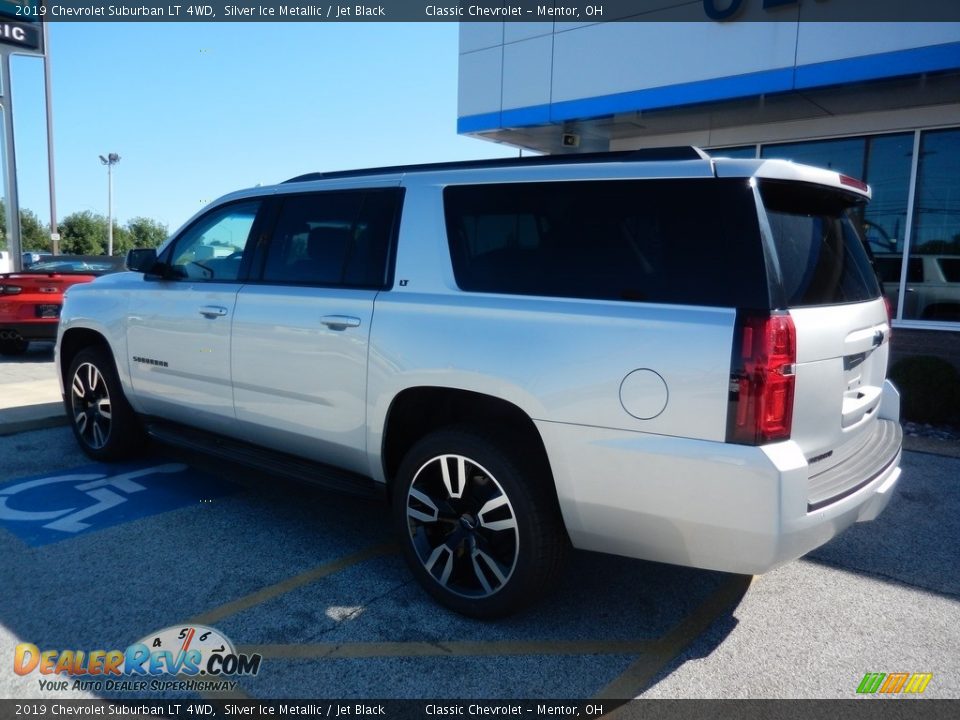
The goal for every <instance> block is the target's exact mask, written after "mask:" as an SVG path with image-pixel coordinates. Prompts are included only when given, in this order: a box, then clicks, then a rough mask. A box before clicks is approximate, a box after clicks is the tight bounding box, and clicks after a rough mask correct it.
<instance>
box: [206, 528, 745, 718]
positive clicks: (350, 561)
mask: <svg viewBox="0 0 960 720" xmlns="http://www.w3.org/2000/svg"><path fill="white" fill-rule="evenodd" d="M397 550H398V549H397V547H396V546H395V545H392V544H387V545H378V546H373V547H369V548H366V549H364V550H361V551H359V552H356V553H353V554H351V555H348V556H345V557H342V558H339V559H337V560H334V561H332V562H329V563H326V564H324V565H320V566H318V567H316V568H312V569H310V570H307V571H305V572H303V573H300V574H298V575H295V576H293V577H291V578H288V579H286V580H283V581H281V582H279V583H275V584H273V585H270V586H268V587H265V588H263V589H261V590H258V591H256V592H254V593H251V594H249V595H246V596H244V597H242V598H239V599H237V600H234V601H232V602H229V603H226V604H224V605H221V606H220V607H217V608H214V609H213V610H210V611H208V612H206V613H202V614H201V615H198V616H196V617H195V618H193V619H192V620H191V621H190V622H194V623H203V624H213V623H215V622H217V621H219V620H222V619H224V618H227V617H230V616H231V615H235V614H237V613H239V612H243V611H245V610H249V609H252V608H255V607H257V606H259V605H261V604H263V603H264V602H266V601H268V600H271V599H273V598H276V597H278V596H280V595H283V594H285V593H288V592H290V591H292V590H295V589H297V588H299V587H302V586H304V585H307V584H309V583H311V582H314V581H316V580H319V579H321V578H324V577H327V576H329V575H332V574H334V573H337V572H339V571H340V570H343V569H346V568H348V567H350V566H352V565H356V564H358V563H362V562H364V561H366V560H369V559H371V558H373V557H377V556H380V555H384V554H388V553H395V552H397ZM752 580H753V578H752V577H751V576H745V575H731V576H730V577H729V578H727V579H726V580H725V581H724V582H723V583H722V584H721V585H720V586H718V587H717V589H716V590H714V592H713V593H711V594H710V595H709V596H708V597H707V598H706V599H705V600H704V601H703V602H702V603H701V604H700V605H699V606H698V607H697V608H696V609H695V610H694V611H693V612H692V613H691V614H690V615H688V616H687V617H685V618H684V619H683V620H681V621H680V622H679V623H678V624H677V625H676V626H674V628H673V629H671V630H670V631H669V632H667V633H666V634H665V635H663V636H662V637H660V638H657V639H654V640H650V639H643V640H597V641H590V640H587V641H579V640H577V641H563V640H546V641H537V640H534V641H511V640H507V641H489V642H473V641H457V640H450V641H439V642H348V643H301V644H284V643H276V644H255V645H239V646H238V651H239V652H241V653H244V654H247V655H253V654H257V655H260V656H262V657H263V658H264V659H271V660H294V661H296V660H342V659H364V658H371V659H372V658H430V657H510V656H513V657H537V656H541V657H542V656H600V655H639V657H638V658H637V660H635V661H634V662H633V663H632V664H631V665H630V666H629V667H628V668H627V669H626V670H625V671H624V672H623V673H622V674H621V675H620V676H618V677H617V678H615V679H614V680H612V681H611V682H610V683H608V684H607V685H606V686H605V687H604V688H603V689H602V690H601V691H600V692H599V693H598V694H597V695H596V698H595V699H598V700H613V699H623V698H633V697H636V696H637V695H639V693H640V692H642V691H643V690H644V689H645V688H646V686H647V685H648V684H649V682H650V681H651V680H652V679H653V678H654V677H655V676H656V675H657V673H659V672H660V671H661V670H662V669H663V668H664V667H666V666H667V664H668V663H670V662H671V661H672V660H673V659H674V658H675V657H676V656H677V655H678V654H679V653H680V652H682V651H683V649H684V648H685V647H687V646H688V645H689V644H690V643H691V642H692V641H693V640H694V639H695V638H696V637H698V636H699V635H700V634H701V633H703V632H704V631H705V630H706V629H707V628H708V627H709V626H710V625H711V624H712V623H713V622H714V621H715V620H716V619H717V618H718V617H720V616H721V615H722V614H723V613H724V612H726V611H727V610H729V609H730V608H731V607H732V606H734V605H735V604H736V603H737V602H739V600H740V599H741V598H742V597H743V595H744V594H745V593H746V591H747V589H748V588H749V586H750V583H751V582H752ZM205 697H207V696H205ZM216 697H220V698H221V699H230V698H233V699H242V698H249V697H250V696H249V695H247V694H246V692H245V691H244V690H243V688H241V687H239V686H237V687H236V688H235V689H234V690H233V691H231V692H230V693H228V694H221V695H218V696H213V695H211V696H209V697H208V699H215V698H216Z"/></svg>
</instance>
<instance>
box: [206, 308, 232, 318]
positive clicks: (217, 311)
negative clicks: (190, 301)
mask: <svg viewBox="0 0 960 720" xmlns="http://www.w3.org/2000/svg"><path fill="white" fill-rule="evenodd" d="M200 314H201V315H203V316H204V317H205V318H218V317H223V316H224V315H226V314H227V309H226V308H225V307H223V306H222V305H203V306H202V307H201V308H200Z"/></svg>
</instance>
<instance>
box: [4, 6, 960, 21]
mask: <svg viewBox="0 0 960 720" xmlns="http://www.w3.org/2000/svg"><path fill="white" fill-rule="evenodd" d="M16 12H18V13H20V14H21V15H22V18H21V17H15V18H11V19H14V20H23V21H26V22H31V21H32V22H36V21H37V20H42V21H44V22H104V21H114V20H116V21H122V22H131V21H133V22H143V21H145V22H221V21H225V22H265V21H266V22H270V21H279V22H297V21H306V22H369V21H374V22H376V21H380V22H383V21H388V22H389V21H394V22H414V21H415V22H574V23H598V22H711V23H717V22H720V23H730V22H797V21H800V22H951V21H953V22H960V1H958V0H870V2H864V1H863V0H593V1H591V2H580V1H579V0H572V1H571V2H559V1H558V0H546V1H543V0H541V1H540V2H536V1H533V0H499V1H497V0H493V1H491V0H472V1H464V0H448V1H447V2H443V0H440V1H439V2H427V1H426V0H382V2H380V3H368V2H364V3H355V2H353V3H350V2H330V1H329V0H322V1H318V0H312V1H311V0H233V2H221V1H220V0H198V1H197V2H188V0H173V1H172V2H168V1H166V0H164V1H163V2H158V1H157V0H134V1H133V2H116V1H114V2H110V1H109V0H60V1H58V0H48V2H46V3H45V4H43V5H29V4H27V5H25V6H24V7H23V8H20V9H19V10H17V11H16Z"/></svg>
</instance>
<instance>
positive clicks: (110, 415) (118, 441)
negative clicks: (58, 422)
mask: <svg viewBox="0 0 960 720" xmlns="http://www.w3.org/2000/svg"><path fill="white" fill-rule="evenodd" d="M64 404H65V405H66V411H67V417H68V418H69V420H70V427H71V428H72V429H73V434H74V436H75V437H76V438H77V442H79V443H80V447H81V449H82V450H83V451H84V452H85V453H86V454H87V455H89V456H90V457H91V458H93V459H95V460H117V459H120V458H125V457H129V456H130V455H132V454H134V453H135V452H136V451H137V450H139V449H140V448H141V447H142V445H143V442H144V437H145V436H144V433H143V428H142V427H141V425H140V421H139V419H138V418H137V415H136V413H135V412H134V411H133V408H132V407H130V403H128V402H127V399H126V397H125V396H124V394H123V388H122V387H121V386H120V380H119V378H118V377H117V371H116V369H115V367H114V364H113V358H112V357H111V356H110V353H109V352H108V351H107V350H106V349H104V348H101V347H89V348H85V349H83V350H81V351H80V352H79V353H77V355H76V357H75V358H74V359H73V362H72V363H71V364H70V372H69V375H68V376H67V383H66V394H65V397H64Z"/></svg>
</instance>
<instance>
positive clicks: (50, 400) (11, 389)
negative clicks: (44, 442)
mask: <svg viewBox="0 0 960 720" xmlns="http://www.w3.org/2000/svg"><path fill="white" fill-rule="evenodd" d="M66 422H67V418H66V416H65V415H64V412H63V403H62V401H61V398H60V386H59V384H58V382H57V373H56V369H55V367H54V363H53V345H52V344H50V343H31V345H30V349H29V350H28V351H27V353H26V354H25V355H19V356H16V357H4V356H0V435H14V434H16V433H20V432H26V431H28V430H40V429H42V428H48V427H54V426H57V425H65V424H66Z"/></svg>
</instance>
